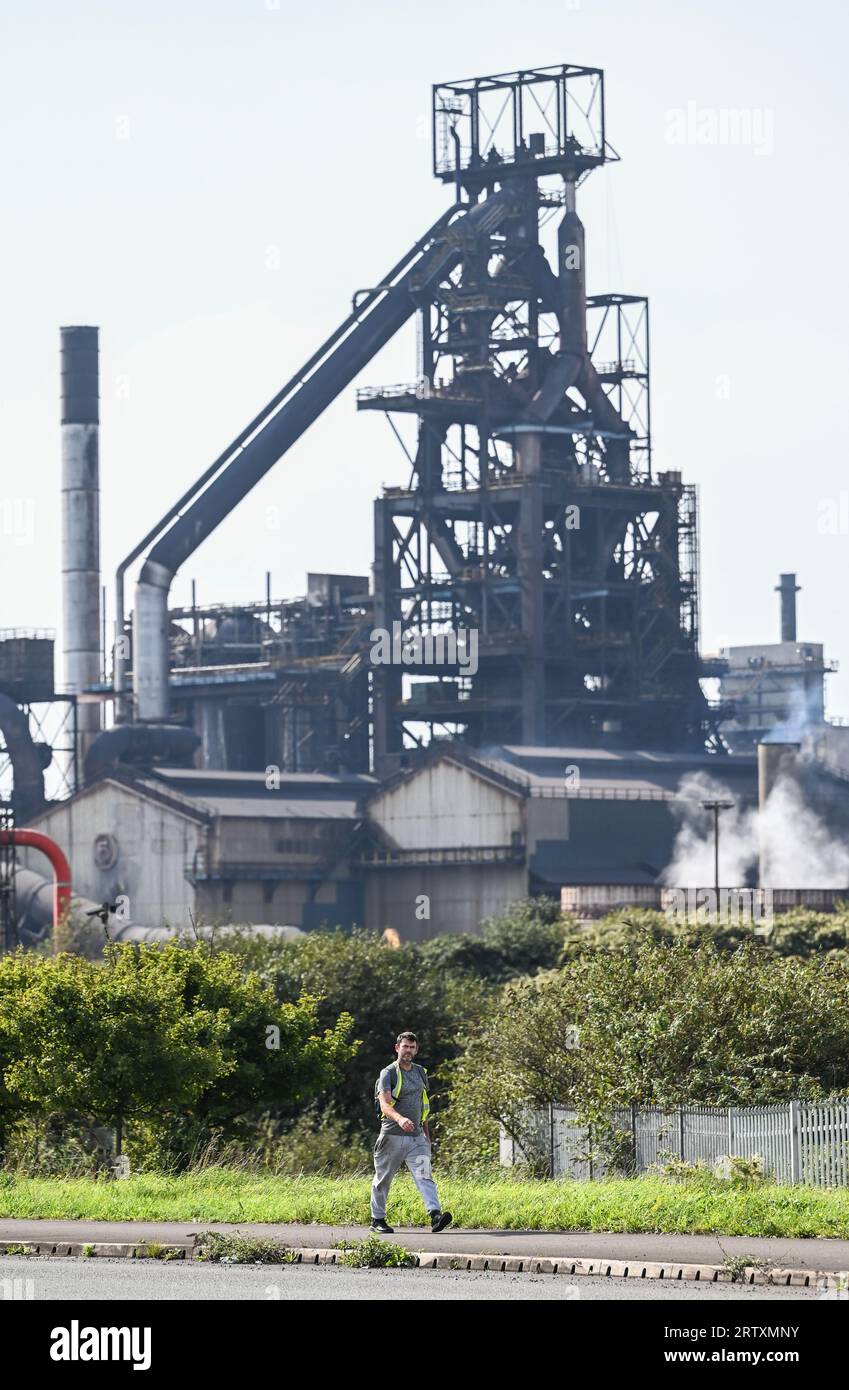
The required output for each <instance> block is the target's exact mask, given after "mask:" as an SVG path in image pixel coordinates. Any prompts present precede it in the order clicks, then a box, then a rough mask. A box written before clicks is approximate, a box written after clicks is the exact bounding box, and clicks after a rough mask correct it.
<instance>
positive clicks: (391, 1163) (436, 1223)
mask: <svg viewBox="0 0 849 1390" xmlns="http://www.w3.org/2000/svg"><path fill="white" fill-rule="evenodd" d="M418 1050H419V1044H418V1040H417V1038H416V1035H415V1033H399V1034H398V1037H397V1039H396V1042H395V1055H396V1057H397V1059H398V1060H397V1061H396V1062H392V1063H391V1064H390V1065H389V1066H388V1067H384V1068H383V1071H382V1072H381V1073H380V1078H379V1080H378V1083H377V1099H378V1102H379V1105H380V1114H381V1124H380V1135H379V1138H378V1141H377V1143H376V1144H375V1146H374V1181H373V1183H372V1185H371V1229H372V1230H373V1231H379V1232H380V1233H381V1235H390V1236H391V1235H392V1233H393V1227H392V1226H387V1224H386V1199H387V1197H388V1196H389V1189H390V1187H391V1186H392V1179H393V1178H394V1177H395V1174H396V1173H397V1172H398V1169H399V1168H401V1167H402V1165H403V1164H405V1163H406V1165H407V1167H408V1168H409V1170H410V1172H411V1173H412V1175H413V1182H414V1183H415V1184H416V1187H417V1188H418V1189H419V1192H420V1193H421V1195H422V1198H423V1199H424V1204H425V1206H426V1208H427V1213H428V1216H429V1217H430V1227H431V1230H432V1231H444V1230H445V1227H446V1226H450V1224H451V1221H452V1219H453V1218H452V1216H451V1213H450V1211H441V1210H440V1207H439V1193H438V1192H437V1190H436V1183H435V1182H434V1181H433V1178H432V1177H431V1173H430V1133H429V1131H428V1124H427V1117H428V1111H429V1110H430V1102H429V1100H428V1095H427V1072H426V1071H425V1069H424V1067H420V1066H419V1064H418V1062H415V1061H414V1060H413V1059H414V1058H415V1055H416V1053H417V1052H418Z"/></svg>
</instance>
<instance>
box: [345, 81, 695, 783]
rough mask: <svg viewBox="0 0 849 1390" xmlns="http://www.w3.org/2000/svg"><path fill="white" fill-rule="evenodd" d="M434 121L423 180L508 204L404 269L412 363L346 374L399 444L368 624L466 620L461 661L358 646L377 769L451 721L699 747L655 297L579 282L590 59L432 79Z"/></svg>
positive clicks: (518, 738)
mask: <svg viewBox="0 0 849 1390" xmlns="http://www.w3.org/2000/svg"><path fill="white" fill-rule="evenodd" d="M433 133H434V172H435V174H436V175H437V177H438V178H441V179H442V180H444V181H446V182H449V181H453V182H454V183H455V186H456V190H457V196H458V198H460V197H464V198H465V199H466V200H467V201H468V202H469V203H472V204H481V203H485V202H486V200H487V199H489V198H492V197H493V196H498V197H500V198H501V199H502V201H503V199H504V198H505V197H507V198H508V199H509V201H510V213H509V216H508V217H507V218H506V219H504V218H503V217H502V220H501V221H500V223H499V224H498V225H497V226H496V227H495V228H491V227H488V226H487V224H486V221H485V219H482V218H478V219H476V220H475V221H474V222H472V223H470V222H468V221H466V222H465V223H461V224H460V231H459V232H458V233H457V241H458V244H459V245H460V249H461V253H462V254H461V257H460V260H459V263H458V264H456V265H455V266H454V267H452V269H451V270H450V271H449V272H448V273H446V274H445V275H444V276H443V277H442V278H441V279H440V280H439V282H438V284H436V285H433V284H430V285H429V286H427V287H426V288H425V287H422V288H421V290H420V293H419V308H418V357H419V362H418V373H417V379H416V381H415V382H413V383H411V384H408V385H402V386H389V387H381V388H367V389H364V390H361V391H359V392H358V402H357V403H358V408H359V409H361V410H380V411H383V412H385V413H386V414H387V417H388V418H389V420H390V423H391V424H392V426H393V430H394V431H395V434H396V435H397V437H398V439H399V441H400V442H401V444H402V446H403V447H404V450H405V453H406V455H407V459H408V462H409V465H410V477H409V482H408V484H407V486H406V487H403V488H390V489H386V490H385V491H384V494H383V496H382V497H381V498H380V499H379V500H378V501H377V502H376V504H375V564H374V622H375V627H376V628H379V629H383V630H386V631H387V632H390V631H392V630H393V625H400V629H401V631H402V632H403V634H404V637H405V640H406V641H407V642H408V643H409V642H413V641H414V640H415V639H418V640H419V642H421V638H422V637H423V635H424V634H430V635H436V634H440V633H441V634H448V633H450V632H452V631H453V632H454V633H460V632H465V633H467V634H468V633H474V634H475V639H476V642H477V659H476V669H475V670H473V669H472V664H470V663H469V662H467V663H466V665H465V666H461V665H460V664H459V663H458V662H455V663H454V665H453V666H449V665H447V664H446V663H445V662H444V660H439V661H438V662H437V661H433V662H432V663H431V665H429V666H428V665H426V664H423V663H422V662H420V661H417V662H416V663H415V664H416V669H415V672H413V671H412V670H411V665H410V664H407V665H405V664H404V663H405V660H406V658H402V660H401V662H400V663H398V662H396V663H394V664H393V663H387V664H380V665H376V666H375V667H374V670H373V676H372V718H373V735H374V760H375V768H376V770H378V771H382V770H385V769H386V768H388V767H390V766H391V765H392V763H393V762H394V761H396V760H397V757H398V755H400V754H401V753H402V752H403V750H404V749H405V748H411V747H415V746H417V745H421V744H423V743H426V742H428V741H430V740H431V739H433V738H434V737H446V736H451V737H461V738H463V739H465V740H467V741H468V742H470V743H472V744H474V745H477V746H482V745H487V744H493V743H511V742H512V743H524V744H549V745H557V744H572V745H575V744H578V745H586V744H594V743H598V742H599V741H603V740H606V739H608V740H614V741H621V742H624V743H628V744H631V745H632V746H634V745H638V746H651V745H655V746H661V745H662V746H664V747H668V748H675V747H687V746H699V745H704V743H705V742H706V741H710V740H711V739H715V718H714V716H713V715H712V713H711V711H710V710H709V708H708V705H707V702H706V701H705V698H704V696H703V694H702V691H701V687H700V685H699V657H698V532H697V511H696V497H695V491H694V489H693V488H692V487H690V486H687V485H685V484H684V483H683V482H682V477H681V474H680V472H677V471H676V472H673V471H667V472H665V473H660V474H658V475H656V474H655V473H654V471H653V463H652V451H651V411H650V373H649V314H648V302H647V300H646V299H645V298H643V297H642V296H637V295H626V294H606V295H595V296H592V297H589V298H588V297H587V295H586V288H585V246H584V229H583V225H582V223H581V221H580V219H579V217H578V214H577V211H576V197H575V192H576V188H577V187H578V185H579V184H580V183H581V181H582V179H583V178H584V177H585V176H586V175H587V174H589V173H590V172H591V171H592V169H594V168H596V167H598V166H599V165H601V164H603V163H604V162H606V161H607V160H609V159H611V158H617V156H616V155H615V152H614V151H612V150H611V148H610V146H609V145H608V143H607V141H606V136H605V125H604V82H603V75H602V73H601V72H600V71H599V70H597V69H591V68H577V67H573V66H568V65H563V66H560V67H556V68H543V69H534V70H532V71H526V72H517V73H506V74H499V75H498V76H496V77H484V78H475V79H471V80H469V81H464V82H452V83H445V84H441V85H439V86H436V87H434V89H433ZM555 218H556V219H558V220H557V226H556V228H555V227H554V225H553V221H554V219H555ZM413 288H414V293H415V290H416V287H415V286H414V287H413ZM405 421H406V423H405ZM408 436H409V438H408Z"/></svg>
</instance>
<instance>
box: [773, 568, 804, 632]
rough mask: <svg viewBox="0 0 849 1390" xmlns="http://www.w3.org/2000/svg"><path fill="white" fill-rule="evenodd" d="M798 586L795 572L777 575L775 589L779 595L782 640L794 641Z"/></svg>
mask: <svg viewBox="0 0 849 1390" xmlns="http://www.w3.org/2000/svg"><path fill="white" fill-rule="evenodd" d="M799 588H800V586H799V585H798V584H797V583H796V576H795V574H781V575H779V583H778V584H776V586H775V591H776V593H777V594H780V595H781V640H782V642H795V641H796V595H797V594H798V592H799Z"/></svg>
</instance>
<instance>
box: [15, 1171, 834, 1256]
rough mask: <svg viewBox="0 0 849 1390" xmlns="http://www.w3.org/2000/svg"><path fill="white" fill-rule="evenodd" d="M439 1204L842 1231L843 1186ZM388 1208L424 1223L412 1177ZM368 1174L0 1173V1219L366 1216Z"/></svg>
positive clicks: (657, 1227)
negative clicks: (113, 1178) (104, 1176)
mask: <svg viewBox="0 0 849 1390" xmlns="http://www.w3.org/2000/svg"><path fill="white" fill-rule="evenodd" d="M439 1188H440V1196H441V1198H442V1202H443V1206H445V1207H446V1208H447V1209H449V1210H450V1211H452V1212H453V1213H454V1224H455V1226H456V1227H459V1228H465V1229H472V1230H474V1229H487V1228H489V1229H495V1230H539V1231H542V1230H549V1231H550V1230H561V1231H622V1232H625V1231H634V1232H639V1231H651V1232H658V1233H674V1232H681V1233H685V1234H698V1233H714V1232H715V1233H721V1234H723V1235H749V1236H784V1237H793V1236H833V1237H842V1238H844V1239H846V1238H849V1190H846V1189H824V1188H814V1187H777V1186H773V1185H771V1184H768V1183H764V1184H761V1185H758V1186H755V1187H749V1188H744V1189H739V1188H734V1187H731V1186H729V1185H728V1184H727V1183H722V1182H720V1181H718V1180H713V1179H711V1180H693V1181H691V1182H687V1181H683V1182H670V1181H668V1180H664V1179H663V1178H653V1177H647V1178H633V1179H619V1180H615V1181H611V1182H592V1183H590V1182H584V1183H578V1182H533V1181H528V1180H517V1179H515V1178H512V1179H511V1178H508V1177H502V1176H501V1175H494V1176H493V1177H492V1178H491V1179H485V1178H475V1179H463V1178H445V1179H444V1180H441V1181H440V1183H439ZM390 1206H391V1210H390V1212H389V1219H390V1221H391V1223H392V1224H393V1225H396V1226H423V1225H424V1213H423V1210H422V1206H421V1200H420V1198H419V1196H418V1193H417V1192H416V1190H415V1188H414V1186H413V1184H412V1182H411V1181H410V1180H409V1179H408V1178H407V1177H406V1176H404V1177H399V1179H398V1180H397V1181H396V1183H395V1184H394V1186H393V1188H392V1198H391V1203H390ZM368 1213H369V1180H368V1178H367V1177H357V1178H326V1177H310V1176H303V1177H296V1178H280V1177H264V1176H261V1175H254V1174H250V1173H244V1172H240V1171H232V1170H228V1169H224V1168H205V1169H202V1170H199V1171H197V1172H193V1173H186V1174H184V1175H182V1176H179V1177H167V1176H162V1175H158V1174H155V1173H140V1174H138V1175H136V1176H134V1177H130V1178H128V1179H127V1180H126V1181H122V1182H104V1181H98V1180H96V1179H91V1178H16V1177H14V1176H12V1175H11V1174H6V1175H5V1180H4V1181H3V1182H2V1183H0V1218H4V1217H5V1218H19V1219H37V1218H42V1219H45V1220H47V1219H50V1218H53V1219H55V1220H65V1221H67V1220H89V1221H91V1220H94V1221H191V1222H215V1221H226V1222H230V1223H234V1224H235V1223H241V1222H245V1221H274V1222H281V1223H285V1222H299V1223H308V1222H319V1223H321V1224H325V1225H337V1226H338V1225H354V1224H365V1223H366V1222H367V1221H368V1219H369V1216H368Z"/></svg>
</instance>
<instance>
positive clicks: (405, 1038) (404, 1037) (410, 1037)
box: [395, 1033, 418, 1047]
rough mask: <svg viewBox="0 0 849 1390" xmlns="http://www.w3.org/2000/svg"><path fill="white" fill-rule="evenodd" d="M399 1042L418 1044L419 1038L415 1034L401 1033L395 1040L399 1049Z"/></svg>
mask: <svg viewBox="0 0 849 1390" xmlns="http://www.w3.org/2000/svg"><path fill="white" fill-rule="evenodd" d="M399 1042H414V1043H418V1038H417V1037H416V1035H415V1033H399V1034H398V1036H397V1038H396V1039H395V1045H396V1047H397V1045H398V1043H399Z"/></svg>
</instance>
